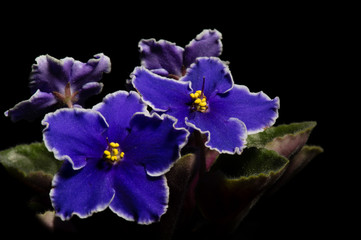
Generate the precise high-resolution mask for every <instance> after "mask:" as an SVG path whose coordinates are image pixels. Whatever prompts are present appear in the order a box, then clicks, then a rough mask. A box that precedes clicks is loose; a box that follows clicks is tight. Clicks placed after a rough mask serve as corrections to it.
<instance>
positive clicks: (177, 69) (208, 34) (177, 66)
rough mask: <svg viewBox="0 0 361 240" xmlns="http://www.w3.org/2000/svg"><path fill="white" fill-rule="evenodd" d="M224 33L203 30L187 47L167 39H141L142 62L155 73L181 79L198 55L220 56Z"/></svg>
mask: <svg viewBox="0 0 361 240" xmlns="http://www.w3.org/2000/svg"><path fill="white" fill-rule="evenodd" d="M221 39H222V34H221V33H220V32H218V31H217V30H203V32H201V33H200V34H198V35H197V36H196V38H195V39H193V40H192V41H191V42H190V43H189V44H188V45H187V46H185V48H182V47H179V46H177V45H176V44H175V43H171V42H168V41H165V40H159V41H156V40H155V39H147V40H141V41H140V42H139V48H140V57H141V62H142V65H143V66H144V67H146V68H147V69H149V70H151V71H152V72H153V73H156V74H158V75H161V76H164V77H172V78H175V79H179V78H180V77H182V76H183V75H184V74H185V72H186V69H187V68H188V67H189V66H190V65H191V64H192V63H194V62H195V60H196V58H198V57H219V56H220V55H221V53H222V42H221Z"/></svg>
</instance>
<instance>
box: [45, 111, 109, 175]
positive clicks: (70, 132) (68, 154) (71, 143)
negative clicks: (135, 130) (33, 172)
mask: <svg viewBox="0 0 361 240" xmlns="http://www.w3.org/2000/svg"><path fill="white" fill-rule="evenodd" d="M42 124H43V125H45V126H46V128H45V129H44V132H43V139H44V143H45V146H46V147H47V148H48V149H49V151H52V152H54V155H55V157H56V158H57V159H59V160H67V161H69V162H71V163H72V165H73V168H74V169H79V168H82V167H84V166H85V164H86V159H87V158H100V157H102V155H103V151H104V150H105V149H106V147H107V142H106V138H105V134H106V133H105V132H106V130H107V129H108V124H107V122H106V121H105V119H104V117H103V116H102V115H101V114H100V113H99V112H97V111H93V110H84V109H59V110H57V111H56V112H54V113H49V114H47V115H46V116H45V118H44V120H43V121H42Z"/></svg>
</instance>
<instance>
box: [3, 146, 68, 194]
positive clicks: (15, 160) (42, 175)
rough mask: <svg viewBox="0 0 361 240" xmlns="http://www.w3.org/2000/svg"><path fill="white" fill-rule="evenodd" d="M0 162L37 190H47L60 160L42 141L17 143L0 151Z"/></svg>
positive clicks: (12, 173) (15, 175) (11, 172)
mask: <svg viewBox="0 0 361 240" xmlns="http://www.w3.org/2000/svg"><path fill="white" fill-rule="evenodd" d="M0 163H1V164H2V165H3V166H4V167H5V169H6V170H7V171H8V172H9V173H10V174H11V175H13V176H14V177H17V178H19V179H20V180H22V181H24V182H25V183H26V184H28V185H30V186H31V187H33V188H34V189H36V190H38V191H49V190H50V188H51V181H52V178H53V176H54V174H55V173H56V172H57V171H58V169H59V168H60V166H61V164H62V162H60V161H58V160H56V159H55V158H54V155H53V154H52V153H50V152H49V151H48V150H47V149H46V147H45V145H44V144H43V143H32V144H23V145H17V146H15V147H13V148H9V149H6V150H3V151H0Z"/></svg>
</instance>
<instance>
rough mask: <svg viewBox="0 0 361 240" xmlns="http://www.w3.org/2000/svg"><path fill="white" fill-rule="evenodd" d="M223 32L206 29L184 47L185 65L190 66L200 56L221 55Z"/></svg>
mask: <svg viewBox="0 0 361 240" xmlns="http://www.w3.org/2000/svg"><path fill="white" fill-rule="evenodd" d="M221 39H222V34H221V33H220V32H218V31H217V30H208V29H207V30H204V31H203V32H201V33H200V34H198V35H197V37H196V38H195V39H193V40H192V41H191V42H190V43H189V44H188V45H187V46H186V47H185V49H184V66H185V67H187V68H188V67H189V66H190V65H191V64H192V63H194V62H195V60H196V59H197V58H198V57H219V56H220V55H221V53H222V41H221Z"/></svg>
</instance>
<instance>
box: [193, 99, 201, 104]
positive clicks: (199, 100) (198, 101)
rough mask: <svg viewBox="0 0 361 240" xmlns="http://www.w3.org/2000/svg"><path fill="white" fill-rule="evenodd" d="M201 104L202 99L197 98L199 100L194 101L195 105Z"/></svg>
mask: <svg viewBox="0 0 361 240" xmlns="http://www.w3.org/2000/svg"><path fill="white" fill-rule="evenodd" d="M201 102H202V100H201V99H200V98H197V99H196V100H195V101H194V103H195V104H200V103H201Z"/></svg>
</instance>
